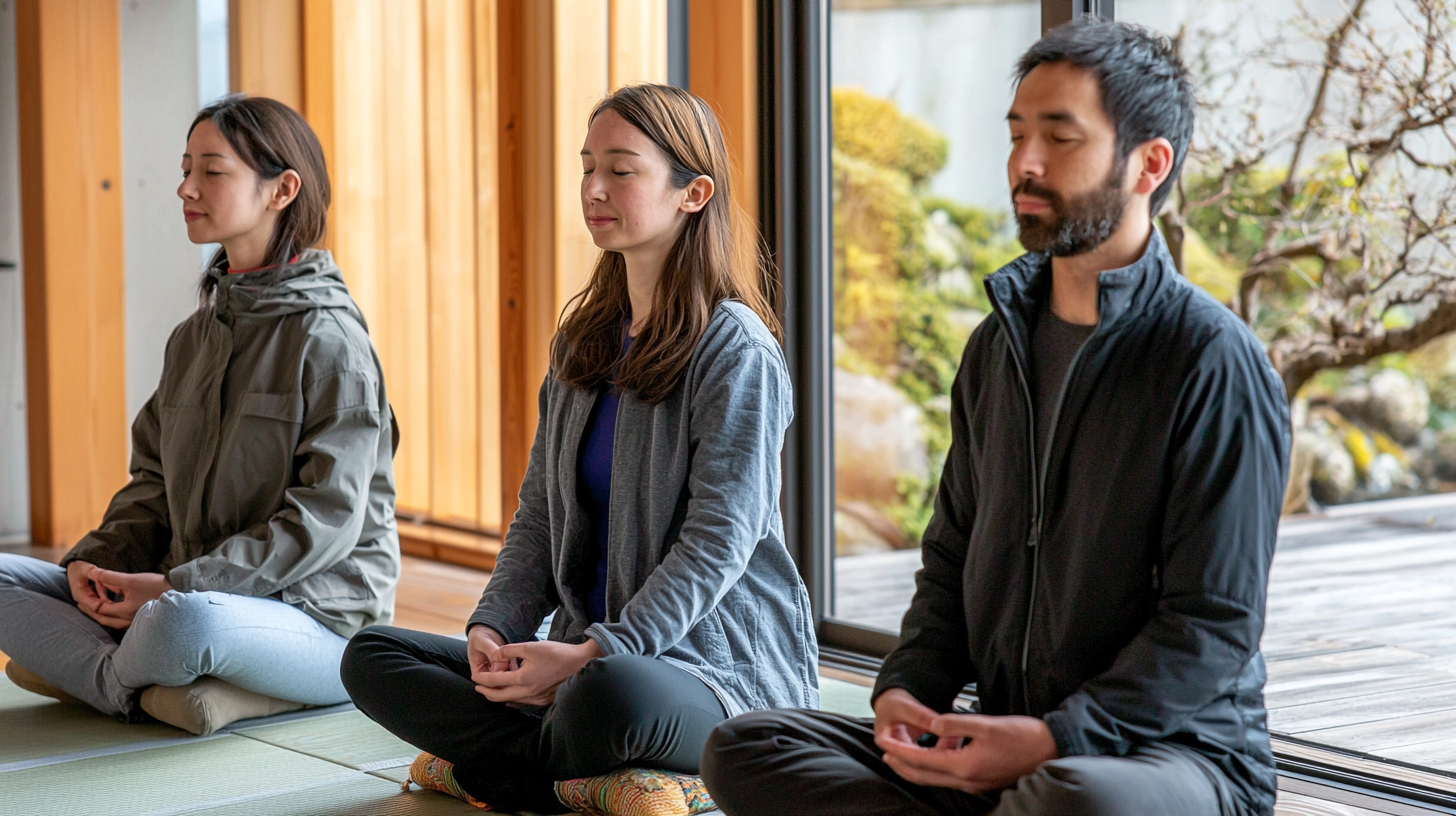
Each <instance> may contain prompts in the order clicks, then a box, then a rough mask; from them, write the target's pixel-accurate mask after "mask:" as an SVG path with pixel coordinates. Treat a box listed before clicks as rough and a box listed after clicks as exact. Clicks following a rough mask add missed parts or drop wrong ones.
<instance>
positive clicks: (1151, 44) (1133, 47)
mask: <svg viewBox="0 0 1456 816" xmlns="http://www.w3.org/2000/svg"><path fill="white" fill-rule="evenodd" d="M1055 62H1066V63H1071V64H1072V65H1075V66H1077V67H1078V68H1082V69H1084V70H1087V71H1091V72H1092V74H1093V76H1095V77H1097V82H1098V84H1100V85H1101V86H1102V109H1103V110H1105V111H1107V117H1108V118H1109V119H1111V120H1112V123H1113V125H1114V126H1115V127H1116V128H1117V162H1118V164H1119V165H1120V164H1121V163H1122V162H1125V161H1127V157H1128V156H1130V155H1132V151H1133V148H1135V147H1137V146H1138V145H1140V144H1142V143H1144V142H1146V141H1148V140H1149V139H1156V138H1158V137H1159V136H1161V137H1163V138H1165V139H1167V140H1168V141H1169V142H1172V143H1173V171H1172V172H1171V173H1169V174H1168V179H1167V180H1166V181H1164V182H1163V184H1162V186H1160V187H1158V189H1156V190H1154V191H1153V196H1152V199H1151V201H1150V202H1149V206H1150V208H1151V214H1152V215H1153V216H1154V217H1156V216H1157V214H1158V211H1159V210H1161V209H1162V208H1163V202H1164V201H1167V200H1168V195H1169V194H1170V193H1172V191H1173V185H1175V184H1177V183H1178V173H1179V171H1180V170H1182V169H1183V160H1184V158H1186V157H1187V155H1188V144H1189V142H1191V141H1192V140H1193V109H1194V99H1193V80H1192V78H1191V77H1190V76H1189V73H1188V69H1187V68H1186V67H1184V65H1183V62H1182V60H1180V59H1178V55H1177V54H1176V53H1175V52H1174V51H1173V43H1172V42H1171V41H1169V40H1168V38H1167V37H1163V36H1160V35H1158V34H1154V33H1152V32H1151V31H1148V30H1147V29H1145V28H1143V27H1142V26H1137V25H1132V24H1131V23H1113V22H1108V21H1105V20H1098V19H1096V18H1091V17H1083V18H1080V19H1077V20H1073V21H1072V22H1070V23H1064V24H1062V25H1059V26H1057V27H1056V28H1054V29H1052V30H1051V31H1048V32H1047V33H1046V35H1045V36H1043V37H1042V38H1041V39H1040V40H1038V41H1037V42H1036V44H1035V45H1033V46H1032V47H1031V48H1030V49H1028V50H1027V52H1026V53H1025V54H1023V55H1022V56H1021V59H1020V60H1019V61H1018V62H1017V63H1016V83H1017V84H1018V85H1019V84H1021V81H1022V80H1024V79H1026V75H1027V74H1029V73H1031V71H1032V69H1033V68H1036V67H1037V66H1038V65H1046V64H1049V63H1055Z"/></svg>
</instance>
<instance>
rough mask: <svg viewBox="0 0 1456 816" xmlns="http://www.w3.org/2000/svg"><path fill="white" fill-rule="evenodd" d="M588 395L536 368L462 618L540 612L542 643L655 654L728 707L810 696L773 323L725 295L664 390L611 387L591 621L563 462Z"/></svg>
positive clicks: (785, 411)
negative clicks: (607, 483)
mask: <svg viewBox="0 0 1456 816" xmlns="http://www.w3.org/2000/svg"><path fill="white" fill-rule="evenodd" d="M595 399H596V395H595V394H594V393H592V392H589V391H583V390H581V389H578V388H574V387H572V386H569V385H566V384H564V383H561V382H558V381H557V380H556V379H555V378H554V377H553V376H551V375H550V374H548V375H547V377H546V381H545V383H544V384H543V385H542V386H541V393H540V420H539V422H538V424H537V427H536V439H535V442H534V443H533V444H532V446H531V459H530V463H529V464H528V465H527V467H526V477H525V479H524V480H523V481H522V483H521V493H520V507H519V509H518V510H517V511H516V515H515V518H514V519H513V520H512V522H511V526H510V531H509V532H508V533H507V534H506V540H505V544H504V546H503V547H502V548H501V552H500V555H499V557H498V558H497V559H496V567H495V572H494V574H493V575H492V576H491V580H490V584H489V585H488V586H487V587H486V589H485V593H484V595H483V596H482V597H481V599H480V605H479V607H478V608H477V609H476V610H475V614H473V615H472V616H471V618H470V621H469V623H468V624H467V626H473V625H475V624H478V623H481V624H486V625H488V626H490V627H492V628H494V629H495V630H497V631H498V632H500V633H501V634H502V635H504V636H505V638H506V639H508V640H510V641H512V642H516V641H522V640H529V639H531V637H532V633H533V632H535V630H536V628H537V627H538V626H539V625H540V624H541V621H542V620H544V619H545V617H546V615H547V614H548V613H551V612H552V611H553V610H554V611H555V619H554V620H553V621H552V625H551V634H550V636H549V637H550V639H551V640H556V641H565V642H568V643H581V642H584V641H585V639H586V638H588V637H589V638H592V639H593V640H595V641H596V642H597V644H598V645H599V646H600V647H601V649H602V651H603V652H605V653H607V654H622V653H625V654H638V655H646V656H648V657H656V658H661V659H663V660H665V661H668V662H670V663H672V664H673V665H675V666H677V667H679V668H681V669H683V670H685V671H687V672H689V673H690V674H693V675H695V676H697V677H698V678H700V679H702V680H703V682H705V683H706V684H707V685H708V686H709V687H710V688H712V689H713V691H714V693H715V694H717V696H718V699H719V700H720V701H721V702H722V703H723V706H724V708H725V709H727V711H728V714H729V715H730V716H732V715H736V714H740V713H742V712H744V711H747V710H752V709H762V708H774V707H800V708H817V707H818V703H819V684H818V679H817V672H816V661H817V657H818V645H817V643H816V641H815V638H814V630H813V622H812V621H813V619H812V617H811V615H810V612H809V599H808V595H807V593H806V592H805V591H804V585H803V583H802V582H801V581H800V580H799V574H798V571H797V570H796V569H795V567H794V562H793V560H792V559H791V558H790V557H789V552H788V550H787V549H786V547H785V545H784V529H783V518H782V516H781V515H780V512H779V487H780V483H781V476H780V467H779V455H780V452H781V451H782V449H783V443H784V430H785V428H786V427H787V426H788V424H789V421H790V419H792V417H793V409H792V407H791V403H792V392H791V388H790V384H789V377H788V371H787V367H786V365H785V363H784V358H783V354H782V352H781V351H780V349H779V346H778V344H777V343H776V342H775V341H774V338H773V335H771V334H770V333H769V331H768V329H767V328H766V327H765V326H764V325H763V322H762V321H761V320H759V318H758V316H757V315H755V314H754V313H753V312H752V311H751V310H750V309H748V308H747V307H745V306H743V305H742V304H739V303H733V302H726V303H723V304H721V305H720V306H718V308H717V309H716V310H715V312H714V313H713V317H712V320H711V321H710V322H709V325H708V328H707V331H706V332H705V333H704V334H703V338H702V339H701V340H700V341H698V345H697V348H696V349H695V350H694V352H693V355H692V358H691V360H690V361H689V363H688V365H687V368H686V369H685V370H684V373H683V376H682V380H681V381H680V382H679V384H678V386H677V387H676V388H675V389H674V390H673V391H672V393H671V394H670V395H669V396H668V397H667V398H666V399H665V400H663V401H662V402H660V403H658V404H656V405H648V404H645V403H643V402H642V401H640V400H638V399H637V398H636V397H635V396H634V395H632V394H631V393H624V394H623V395H622V399H621V403H620V404H619V406H618V409H617V411H618V413H617V425H616V430H615V433H614V437H613V445H612V491H611V505H610V509H609V517H608V525H607V526H608V541H609V545H608V552H609V565H608V584H607V620H606V621H604V622H602V623H597V624H590V625H589V621H588V616H587V605H586V592H587V591H588V587H584V586H582V585H581V582H580V581H579V580H578V578H579V576H582V575H584V574H588V573H593V572H595V570H594V567H593V563H592V562H591V559H592V555H591V552H590V550H591V547H590V534H591V524H590V521H589V519H588V518H587V514H586V512H585V511H584V510H583V509H582V508H581V506H580V505H579V503H578V502H577V499H576V496H577V493H576V490H577V486H576V469H577V448H578V446H579V444H580V442H581V438H582V433H583V431H584V430H585V427H586V422H587V418H588V416H589V415H590V414H591V410H592V405H593V403H594V402H595Z"/></svg>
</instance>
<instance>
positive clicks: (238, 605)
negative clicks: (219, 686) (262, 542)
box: [0, 553, 349, 721]
mask: <svg viewBox="0 0 1456 816" xmlns="http://www.w3.org/2000/svg"><path fill="white" fill-rule="evenodd" d="M346 645H348V640H347V639H345V638H342V637H340V636H338V635H336V634H334V633H333V632H332V631H330V630H329V629H328V628H327V627H325V626H324V625H323V624H321V623H319V622H318V621H316V620H314V619H313V618H310V617H309V616H308V615H306V614H304V613H303V612H300V611H299V610H297V609H294V608H293V607H291V606H289V605H288V604H286V603H283V602H282V601H276V600H273V599H271V598H250V597H247V596H243V595H229V594H227V593H223V592H175V591H173V592H168V593H166V594H164V595H163V596H162V597H161V598H158V599H157V600H155V601H152V602H150V603H148V604H146V605H145V606H143V607H142V608H141V609H140V610H139V611H138V612H137V616H136V619H135V620H133V621H132V624H131V627H130V628H128V629H126V630H123V631H116V630H112V629H107V628H105V627H103V626H102V625H101V624H99V623H97V622H96V621H94V620H92V619H91V618H89V617H87V616H86V615H85V613H83V612H82V611H81V610H80V609H78V608H77V607H76V603H75V601H73V600H72V599H71V587H70V585H69V584H68V583H67V581H66V571H65V570H63V569H61V568H60V567H58V566H56V565H55V564H51V563H48V562H45V561H41V560H39V559H36V558H28V557H26V556H22V555H15V554H12V553H0V652H4V653H5V654H6V655H7V656H9V657H10V659H12V660H14V661H16V662H17V663H19V664H20V665H22V666H24V667H25V668H27V669H29V670H30V671H32V672H34V673H36V674H37V675H39V676H40V677H42V678H44V679H45V680H47V681H49V682H50V683H52V684H54V685H56V686H58V687H60V688H61V689H63V690H64V691H65V692H66V693H68V694H70V695H72V696H74V697H76V698H77V699H80V700H82V701H84V702H86V703H89V704H90V705H92V706H94V707H95V708H96V709H97V710H99V711H102V712H105V713H107V714H110V715H112V716H114V717H116V718H117V719H119V720H123V721H129V720H134V719H137V718H138V717H139V704H138V697H139V696H140V692H141V690H142V689H144V688H146V687H147V686H154V685H157V686H185V685H187V684H188V683H191V682H192V681H193V680H196V679H197V678H198V677H201V676H203V675H211V676H213V677H217V678H219V679H221V680H225V681H227V682H229V683H232V684H233V685H235V686H238V687H239V688H244V689H247V690H249V691H255V692H258V693H259V694H266V695H268V696H269V697H278V698H280V699H283V700H292V701H294V702H298V703H308V704H310V705H333V704H335V703H342V702H345V701H346V700H348V699H349V693H348V692H347V691H345V690H344V684H343V683H342V682H341V681H340V680H339V661H340V659H341V658H342V657H343V654H344V647H345V646H346Z"/></svg>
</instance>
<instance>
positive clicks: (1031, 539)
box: [1026, 524, 1041, 547]
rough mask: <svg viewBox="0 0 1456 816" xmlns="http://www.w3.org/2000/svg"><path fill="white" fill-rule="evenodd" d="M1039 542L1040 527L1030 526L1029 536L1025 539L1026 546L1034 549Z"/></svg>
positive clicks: (1037, 525)
mask: <svg viewBox="0 0 1456 816" xmlns="http://www.w3.org/2000/svg"><path fill="white" fill-rule="evenodd" d="M1040 541H1041V525H1039V524H1036V525H1032V528H1031V535H1029V536H1027V537H1026V546H1028V547H1035V546H1036V545H1037V544H1038V543H1039V542H1040Z"/></svg>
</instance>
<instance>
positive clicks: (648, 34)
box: [607, 0, 667, 90]
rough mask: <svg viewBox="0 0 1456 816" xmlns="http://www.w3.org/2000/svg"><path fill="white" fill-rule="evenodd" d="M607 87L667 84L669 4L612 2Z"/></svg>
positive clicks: (664, 1)
mask: <svg viewBox="0 0 1456 816" xmlns="http://www.w3.org/2000/svg"><path fill="white" fill-rule="evenodd" d="M611 4H612V5H611V21H610V25H611V30H610V32H609V34H608V40H607V42H608V48H609V56H608V59H609V60H610V62H609V65H608V76H609V82H608V84H609V85H610V86H611V88H612V90H616V89H617V88H620V87H622V86H623V85H626V84H628V83H632V82H656V83H659V84H662V83H666V82H667V0H611Z"/></svg>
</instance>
